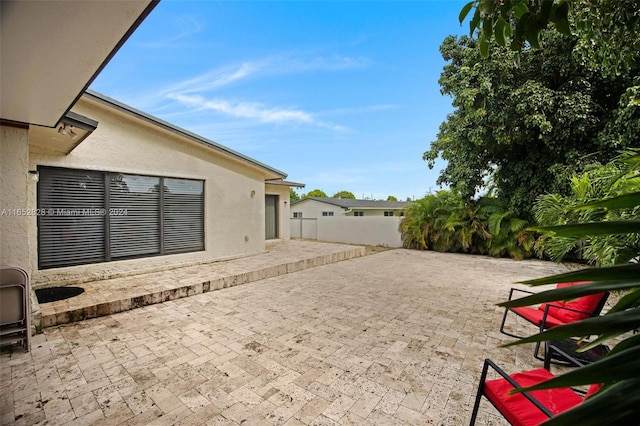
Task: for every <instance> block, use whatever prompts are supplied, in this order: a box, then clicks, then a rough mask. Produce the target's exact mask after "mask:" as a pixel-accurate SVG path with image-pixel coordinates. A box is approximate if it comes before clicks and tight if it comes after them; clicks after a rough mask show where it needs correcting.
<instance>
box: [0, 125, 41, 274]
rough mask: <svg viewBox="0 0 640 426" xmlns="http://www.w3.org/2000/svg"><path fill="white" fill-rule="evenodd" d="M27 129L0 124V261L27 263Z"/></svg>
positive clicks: (12, 264) (0, 262)
mask: <svg viewBox="0 0 640 426" xmlns="http://www.w3.org/2000/svg"><path fill="white" fill-rule="evenodd" d="M28 154H29V133H28V129H26V128H18V127H11V126H0V264H1V265H8V266H18V267H20V268H23V269H25V270H27V271H29V270H30V265H29V239H28V238H27V236H28V235H29V216H28V215H27V214H28V213H29V212H28V210H27V208H28V207H29V206H28V201H27V187H28V185H35V184H30V183H29V164H28V160H27V159H28Z"/></svg>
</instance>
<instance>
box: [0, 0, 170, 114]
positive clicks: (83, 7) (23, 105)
mask: <svg viewBox="0 0 640 426" xmlns="http://www.w3.org/2000/svg"><path fill="white" fill-rule="evenodd" d="M158 2H159V0H130V1H104V0H96V1H83V2H80V1H20V0H3V1H2V2H0V55H1V56H2V60H0V93H2V96H1V97H0V119H1V120H3V121H4V122H12V123H23V124H35V125H38V126H44V127H56V126H57V125H58V124H59V123H61V122H64V119H65V118H68V112H69V110H70V109H71V107H72V106H73V104H74V103H75V102H76V101H77V99H78V98H79V97H80V96H81V95H82V93H83V92H84V91H85V90H86V88H87V87H88V86H89V84H91V82H92V81H93V80H94V79H95V77H96V76H97V75H98V73H100V71H101V70H102V69H103V68H104V66H105V65H106V64H107V63H108V62H109V60H110V59H111V58H112V57H113V55H114V54H115V53H116V52H117V51H118V49H119V48H120V47H121V46H122V45H123V44H124V42H125V41H126V40H127V38H129V36H130V35H131V34H132V33H133V31H134V30H135V29H136V28H137V27H138V26H139V25H140V23H141V22H142V21H143V20H144V19H145V18H146V17H147V15H148V14H149V13H150V12H151V10H153V8H154V7H155V6H156V5H157V4H158Z"/></svg>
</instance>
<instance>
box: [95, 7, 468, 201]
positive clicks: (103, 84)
mask: <svg viewBox="0 0 640 426" xmlns="http://www.w3.org/2000/svg"><path fill="white" fill-rule="evenodd" d="M464 3H465V2H464V1H454V0H448V1H377V2H365V1H318V2H308V1H259V2H249V1H176V0H173V1H172V0H163V1H161V2H160V4H159V5H158V6H157V7H156V8H155V9H154V10H153V12H152V13H151V14H150V15H149V17H148V18H147V19H146V20H145V21H144V22H143V23H142V25H141V26H140V27H139V28H138V30H137V31H136V32H135V33H134V34H133V35H132V36H131V38H130V39H129V40H128V42H127V43H125V45H124V46H123V47H122V48H121V49H120V51H119V52H118V53H117V54H116V55H115V57H114V58H113V59H112V60H111V62H110V63H109V64H108V65H107V67H106V68H105V69H104V70H103V71H102V73H101V74H100V75H99V76H98V78H97V79H96V80H95V81H94V82H93V84H92V85H91V88H92V89H93V90H96V91H98V92H100V93H103V94H105V95H107V96H110V97H113V98H115V99H117V100H119V101H121V102H124V103H126V104H128V105H131V106H133V107H135V108H138V109H140V110H142V111H144V112H146V113H149V114H151V115H155V116H157V117H159V118H162V119H163V120H166V121H169V122H170V123H173V124H175V125H177V126H179V127H183V128H185V129H187V130H190V131H192V132H195V133H197V134H199V135H202V136H204V137H206V138H208V139H211V140H213V141H215V142H217V143H220V144H222V145H225V146H227V147H229V148H231V149H233V150H236V151H238V152H241V153H242V154H245V155H248V156H250V157H252V158H254V159H256V160H258V161H261V162H263V163H266V164H268V165H270V166H272V167H275V168H276V169H279V170H281V171H283V172H285V173H287V174H288V175H289V176H288V179H289V180H292V181H295V182H302V183H305V184H306V185H307V186H306V188H304V189H303V190H302V191H301V192H308V191H310V190H313V189H322V190H323V191H324V192H326V193H327V195H329V196H331V195H333V194H334V193H335V192H338V191H341V190H347V191H351V192H353V193H354V194H355V195H356V197H357V198H363V197H369V198H370V197H373V198H375V199H386V198H387V196H389V195H394V196H396V197H398V199H401V200H404V199H406V198H407V197H411V198H414V197H415V198H420V197H422V196H424V195H425V194H426V193H428V192H429V191H435V190H436V189H438V187H437V186H436V179H437V176H438V172H439V170H438V167H436V169H434V170H429V169H428V167H427V165H426V163H425V162H424V161H422V154H423V152H424V151H426V150H427V149H428V148H429V143H430V142H431V141H432V140H434V139H435V137H436V134H437V132H438V127H439V125H440V123H442V122H443V121H444V120H445V119H446V115H447V114H448V113H449V112H451V111H452V108H451V99H450V98H448V97H444V96H442V95H441V94H440V87H439V85H438V78H439V76H440V73H441V71H442V67H443V65H444V61H443V59H442V57H441V56H440V53H439V51H438V48H439V46H440V44H441V43H442V40H443V39H444V38H445V37H446V36H447V35H449V34H465V33H466V31H467V26H466V24H465V26H464V27H461V26H460V25H459V24H458V19H457V17H458V13H459V11H460V9H461V7H462V6H463V5H464ZM440 166H441V165H440Z"/></svg>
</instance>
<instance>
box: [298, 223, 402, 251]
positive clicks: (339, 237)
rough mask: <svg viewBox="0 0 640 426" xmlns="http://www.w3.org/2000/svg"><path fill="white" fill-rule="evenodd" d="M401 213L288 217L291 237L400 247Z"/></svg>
mask: <svg viewBox="0 0 640 426" xmlns="http://www.w3.org/2000/svg"><path fill="white" fill-rule="evenodd" d="M401 219H402V218H401V217H384V216H375V217H366V216H364V217H357V216H333V217H332V216H327V217H319V218H315V219H305V218H302V219H291V237H292V238H306V239H311V240H320V241H330V242H335V243H347V244H367V245H372V246H386V247H402V239H401V237H400V231H398V225H399V224H400V220H401Z"/></svg>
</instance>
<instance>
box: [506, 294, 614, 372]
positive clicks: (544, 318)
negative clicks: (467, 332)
mask: <svg viewBox="0 0 640 426" xmlns="http://www.w3.org/2000/svg"><path fill="white" fill-rule="evenodd" d="M514 291H520V292H523V293H527V294H535V292H533V291H529V290H523V289H520V288H516V287H512V288H511V290H510V291H509V300H511V299H512V297H513V292H514ZM608 298H609V293H608V292H605V294H604V296H603V297H602V299H601V300H600V302H598V305H597V306H596V309H595V310H594V311H593V312H585V311H579V310H577V309H571V308H567V307H565V306H560V305H554V304H553V302H551V303H549V304H547V305H546V306H545V308H544V313H543V315H542V320H541V321H540V324H539V325H538V324H536V323H534V322H531V321H529V320H528V319H527V318H525V317H523V316H522V315H519V314H518V313H517V312H515V311H512V310H511V308H506V309H505V311H504V315H503V316H502V323H501V324H500V333H502V334H505V335H507V336H510V337H514V338H516V339H524V338H525V337H527V336H519V335H517V334H513V333H509V332H508V331H506V330H505V329H504V326H505V323H506V321H507V314H508V313H509V312H513V313H514V314H516V315H518V316H519V317H520V318H522V319H524V320H526V321H528V322H529V323H531V324H533V325H535V326H536V327H539V332H540V333H542V332H543V331H544V330H546V329H547V328H549V327H546V324H547V315H549V308H550V307H554V308H558V309H564V310H566V311H572V312H577V313H581V314H587V315H589V316H590V317H597V316H598V315H600V312H602V309H603V308H604V305H605V303H607V299H608ZM539 352H540V342H537V343H536V347H535V349H534V351H533V356H534V357H535V358H536V359H538V360H540V361H543V360H544V358H543V357H541V356H540V355H539Z"/></svg>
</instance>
